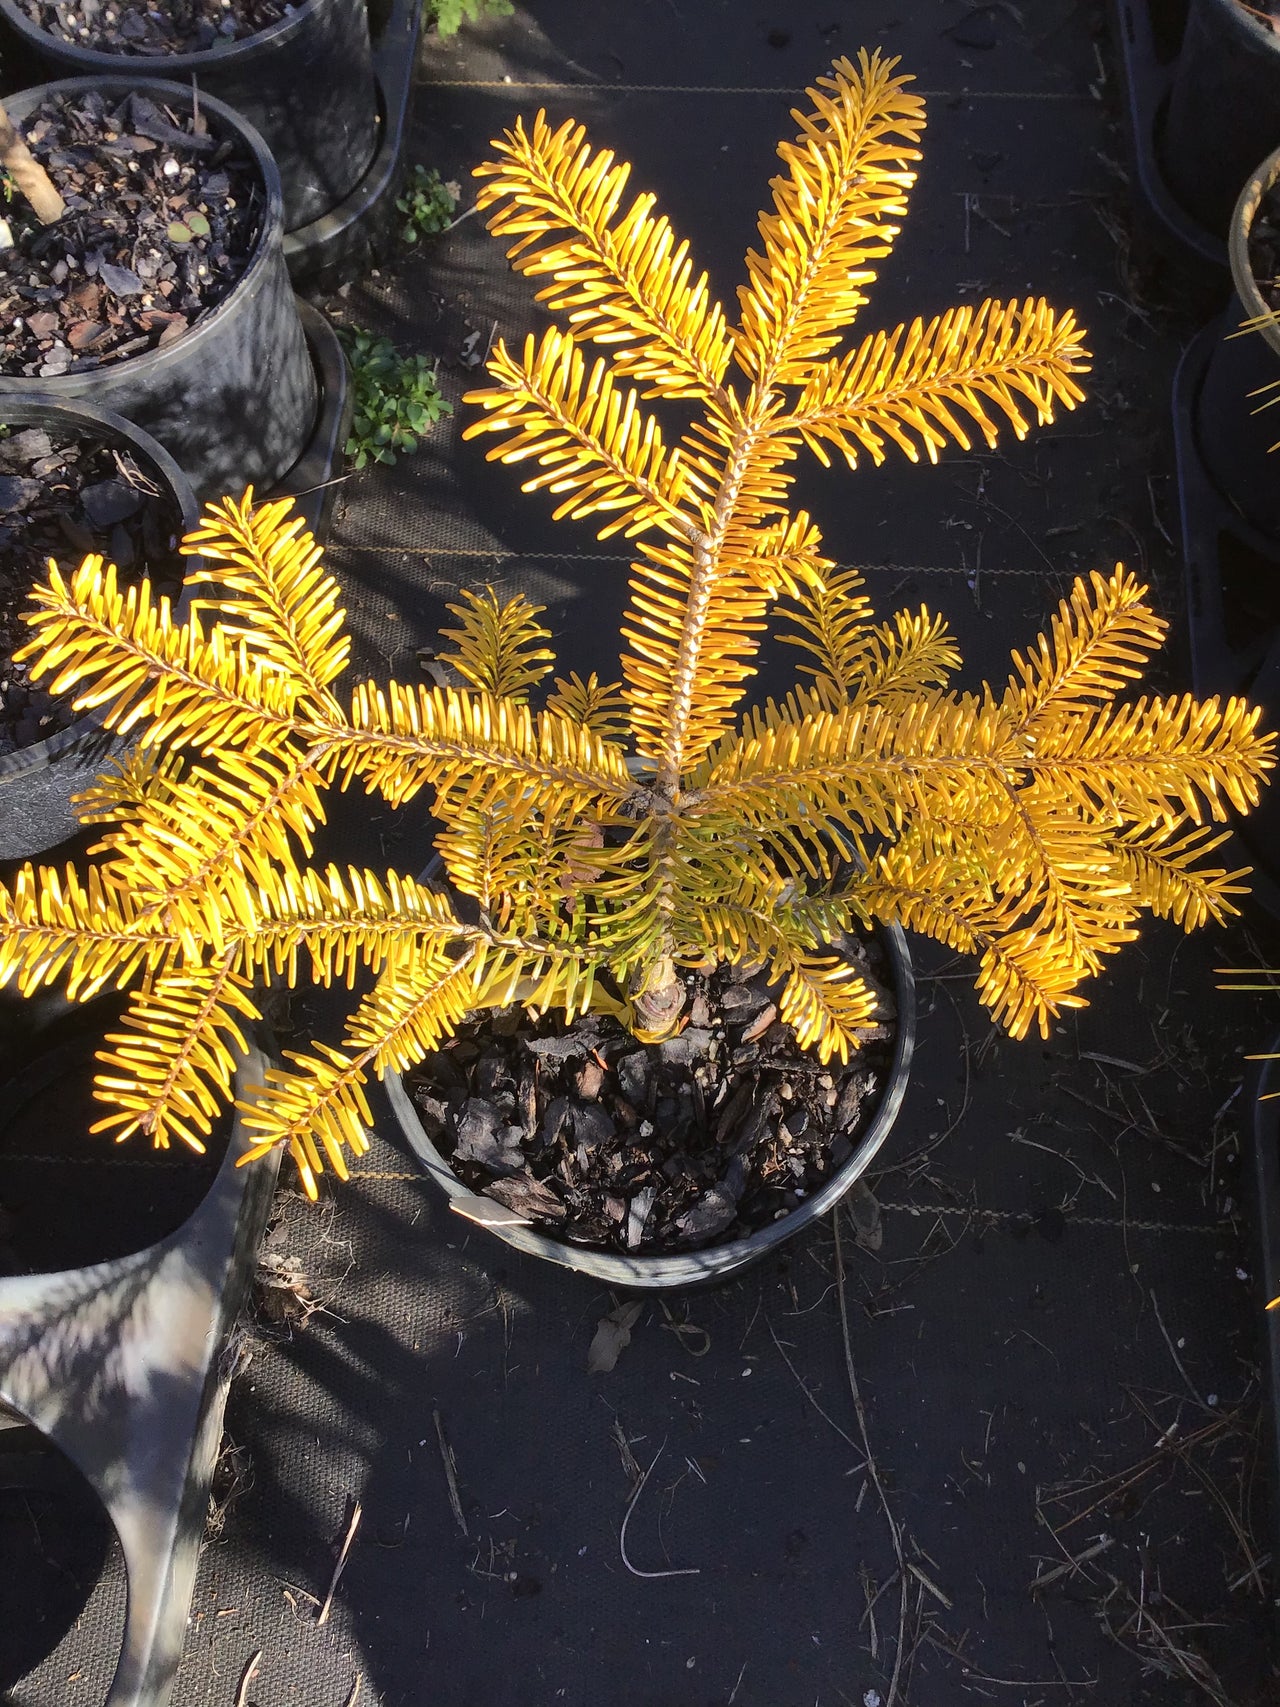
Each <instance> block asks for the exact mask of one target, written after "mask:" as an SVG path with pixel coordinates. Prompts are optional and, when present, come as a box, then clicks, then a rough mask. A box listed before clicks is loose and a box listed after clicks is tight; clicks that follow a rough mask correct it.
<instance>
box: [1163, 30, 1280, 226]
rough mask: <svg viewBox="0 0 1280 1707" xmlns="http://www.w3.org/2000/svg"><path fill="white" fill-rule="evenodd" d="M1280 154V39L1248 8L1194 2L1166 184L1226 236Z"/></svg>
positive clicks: (1170, 115) (1171, 118)
mask: <svg viewBox="0 0 1280 1707" xmlns="http://www.w3.org/2000/svg"><path fill="white" fill-rule="evenodd" d="M1278 146H1280V36H1278V35H1277V34H1276V33H1275V32H1274V31H1273V30H1272V29H1271V27H1270V25H1269V24H1268V23H1267V22H1266V21H1265V20H1264V19H1262V18H1260V17H1257V16H1255V15H1254V14H1253V12H1252V11H1251V10H1250V9H1249V7H1248V6H1247V5H1244V4H1242V3H1241V0H1192V4H1191V9H1190V12H1189V13H1188V16H1187V25H1186V30H1185V32H1184V34H1183V38H1182V50H1181V52H1180V53H1179V55H1178V63H1177V69H1176V70H1175V72H1174V78H1173V86H1172V88H1171V90H1170V93H1169V105H1168V110H1167V113H1166V117H1165V127H1164V137H1163V142H1162V147H1161V153H1162V156H1163V166H1164V172H1165V176H1166V178H1167V180H1168V184H1169V188H1170V189H1171V190H1172V191H1173V193H1174V195H1175V196H1176V197H1177V199H1178V201H1179V202H1180V203H1181V204H1182V206H1183V207H1184V208H1185V209H1186V210H1187V212H1188V213H1190V214H1191V215H1192V216H1193V217H1194V218H1195V219H1196V220H1198V221H1199V223H1200V224H1201V225H1203V226H1204V227H1206V229H1208V230H1209V231H1212V232H1214V233H1216V234H1217V235H1218V236H1219V237H1222V236H1223V235H1225V233H1226V230H1227V225H1228V222H1229V221H1230V219H1231V211H1232V208H1233V207H1234V206H1235V202H1236V197H1237V196H1238V195H1239V193H1240V186H1241V184H1242V183H1243V182H1244V180H1245V178H1246V177H1247V175H1248V174H1249V173H1250V172H1251V171H1252V170H1253V168H1254V166H1255V165H1256V164H1257V162H1258V161H1259V160H1261V159H1262V157H1263V155H1264V154H1267V153H1269V152H1270V151H1271V149H1273V148H1276V147H1278Z"/></svg>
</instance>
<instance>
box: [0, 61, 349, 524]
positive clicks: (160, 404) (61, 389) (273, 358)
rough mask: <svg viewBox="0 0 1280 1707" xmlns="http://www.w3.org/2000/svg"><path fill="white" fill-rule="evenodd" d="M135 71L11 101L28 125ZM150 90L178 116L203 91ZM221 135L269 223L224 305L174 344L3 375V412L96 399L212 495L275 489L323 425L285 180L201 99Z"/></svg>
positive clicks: (251, 132) (233, 116)
mask: <svg viewBox="0 0 1280 1707" xmlns="http://www.w3.org/2000/svg"><path fill="white" fill-rule="evenodd" d="M134 88H135V82H134V80H133V79H131V78H129V77H127V76H121V75H118V74H117V75H114V76H109V77H94V78H79V79H71V80H68V81H66V82H60V83H48V84H43V85H41V86H39V87H37V88H34V89H25V90H23V91H22V93H21V94H19V95H14V96H11V97H10V99H9V101H8V102H7V103H6V104H7V107H8V112H9V116H10V118H11V119H12V120H13V122H14V124H15V126H16V127H17V128H18V129H19V130H21V129H22V127H23V125H24V123H25V121H26V120H27V119H28V118H29V117H30V115H31V114H32V113H33V112H34V111H35V109H36V108H37V107H38V106H39V105H40V103H41V102H42V101H43V100H45V99H46V97H48V96H50V95H62V94H67V95H74V94H78V93H82V92H86V91H88V90H90V89H93V90H97V91H98V92H100V93H102V94H104V95H106V96H107V97H108V98H110V99H115V100H123V99H124V98H125V97H126V96H127V95H129V94H131V93H132V92H133V90H134ZM147 93H148V94H149V95H150V96H151V97H153V98H154V99H156V100H158V101H162V102H163V103H164V104H165V105H166V106H168V107H170V108H171V109H172V110H174V111H175V112H181V113H190V112H191V110H192V105H193V93H192V90H191V88H190V87H187V88H183V87H182V85H181V84H178V83H170V82H163V81H157V82H152V83H150V84H149V85H148V89H147ZM198 99H199V102H200V111H201V113H202V115H203V116H204V117H205V118H206V119H207V121H208V123H209V127H210V130H211V131H212V132H213V133H214V134H215V135H217V136H223V137H225V136H234V137H235V138H236V139H237V141H238V142H239V144H240V147H241V148H242V149H243V150H244V152H245V153H246V154H248V155H249V156H250V158H251V159H252V160H253V162H254V164H255V166H256V168H257V171H258V173H259V176H260V181H261V185H262V193H263V201H264V206H263V213H262V223H261V227H260V229H259V231H258V235H257V238H256V240H255V242H254V246H253V250H252V253H251V255H250V257H249V262H248V265H247V266H246V267H245V270H244V272H243V273H242V274H241V276H240V278H239V279H237V281H236V283H235V284H234V286H233V287H232V289H231V290H230V292H229V293H228V295H227V296H226V297H224V298H223V300H222V301H221V302H220V303H218V304H217V306H216V307H214V308H212V309H211V310H210V311H209V312H208V313H207V314H205V315H202V316H201V317H200V318H199V319H198V320H197V321H195V323H194V324H193V325H192V326H191V327H190V328H189V330H188V331H187V332H186V333H184V334H183V336H182V337H180V338H177V339H175V341H174V342H173V343H172V344H170V345H169V346H168V347H167V348H164V349H155V350H147V351H144V352H142V353H140V354H138V355H135V356H126V357H124V358H122V359H121V360H119V361H116V362H108V363H104V364H103V365H102V366H101V367H96V368H92V369H89V370H86V371H83V372H79V373H77V372H75V371H74V370H72V371H69V372H67V373H65V374H61V375H58V376H57V377H54V378H28V377H26V376H14V375H12V374H0V408H3V407H5V406H7V405H8V403H9V402H11V401H18V400H20V399H22V398H23V397H27V396H31V395H37V394H39V395H46V394H47V395H49V396H51V397H53V398H56V399H57V400H59V401H70V400H73V399H74V400H78V399H81V398H84V399H86V400H88V401H90V402H92V403H94V404H95V405H96V406H97V407H99V408H102V409H109V410H112V411H114V413H116V414H118V415H123V416H124V418H125V419H126V420H128V421H132V422H133V423H134V424H135V425H136V426H139V427H141V428H142V429H143V430H144V431H146V432H149V433H151V434H152V435H153V437H155V438H156V439H158V440H159V442H160V443H161V444H162V445H163V446H164V448H165V449H166V450H167V451H168V452H169V453H170V455H171V456H172V457H173V458H174V460H175V461H176V462H177V463H178V465H179V467H180V468H181V469H182V470H183V472H184V473H185V474H186V475H187V477H188V479H189V480H190V481H191V484H192V486H193V487H194V489H195V492H196V496H197V497H198V498H200V499H202V500H203V499H206V498H219V497H223V496H225V495H226V494H227V493H239V492H241V491H243V490H244V488H245V487H246V486H248V485H252V486H254V487H255V488H257V489H258V490H261V491H265V490H267V489H268V488H270V487H271V486H273V485H275V484H276V482H277V481H279V480H280V479H281V477H282V476H283V475H285V474H286V473H287V472H288V470H289V469H290V468H292V467H293V465H294V463H296V462H297V460H298V458H299V457H300V456H301V455H302V452H303V450H304V449H305V447H306V445H307V443H308V441H309V439H310V438H311V436H312V433H313V430H314V426H315V420H316V404H317V384H316V376H315V371H314V368H313V365H312V360H311V357H310V355H309V354H308V351H307V340H306V336H305V334H304V332H303V327H302V322H301V320H300V319H299V315H298V307H297V303H296V301H295V299H294V295H293V290H292V288H291V286H290V283H289V274H288V269H287V267H286V265H285V259H284V250H283V246H282V239H283V234H284V232H283V220H282V212H281V200H280V175H279V173H278V172H277V170H276V166H275V162H274V160H273V159H272V157H271V154H270V153H269V151H268V149H267V147H266V144H265V143H264V142H263V140H262V138H261V136H259V134H258V132H257V131H256V130H255V129H254V127H253V126H252V125H250V124H248V123H246V121H245V120H244V119H242V118H241V117H240V116H239V114H238V113H235V112H233V111H232V110H231V108H230V107H228V106H227V105H225V103H223V102H221V101H218V100H214V99H212V98H209V97H206V96H205V95H204V94H203V93H201V94H200V95H199V97H198Z"/></svg>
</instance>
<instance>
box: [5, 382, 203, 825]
mask: <svg viewBox="0 0 1280 1707" xmlns="http://www.w3.org/2000/svg"><path fill="white" fill-rule="evenodd" d="M50 410H52V411H54V412H55V413H60V414H64V415H65V416H67V418H68V425H72V424H73V418H74V417H77V416H79V417H83V418H84V419H85V420H86V422H89V423H92V424H94V425H96V426H98V427H100V428H102V429H103V430H104V431H110V432H112V433H116V434H119V436H120V437H122V438H124V439H125V440H127V441H130V442H132V444H133V445H134V447H135V448H136V449H137V450H138V451H140V452H141V453H142V455H143V456H145V457H146V458H147V460H148V461H149V462H150V463H151V464H152V466H153V468H154V469H155V471H156V473H157V474H158V475H160V477H161V478H162V479H163V480H164V482H165V484H166V485H167V486H168V488H169V491H170V494H171V496H172V497H173V498H174V500H175V501H176V503H177V505H178V509H179V510H180V512H181V514H182V531H183V533H184V534H187V533H190V532H191V530H192V528H194V527H195V526H196V524H197V522H198V521H199V519H200V506H199V504H198V503H197V502H196V495H195V493H194V492H193V491H192V488H191V482H190V481H189V480H188V479H187V477H186V475H185V474H184V473H183V472H182V470H181V468H179V466H178V464H177V463H176V462H175V461H174V459H173V458H172V457H171V456H170V454H169V452H168V451H167V450H166V449H165V448H164V446H163V445H162V444H160V443H159V442H158V441H157V440H156V439H153V438H152V437H151V434H150V433H147V432H144V431H143V429H142V428H141V427H135V426H134V424H133V422H132V421H126V420H125V418H124V416H123V415H117V414H116V413H115V412H114V411H113V410H111V409H99V408H98V407H97V405H96V404H92V403H81V402H80V401H79V400H78V399H77V398H74V397H67V398H62V397H54V396H51V395H49V394H48V393H47V392H45V393H40V392H36V393H32V394H30V395H29V396H26V397H10V398H3V397H0V416H3V417H4V421H5V425H6V426H8V425H14V426H21V425H24V423H23V422H21V421H14V420H13V416H14V415H24V414H26V415H30V416H31V417H32V420H31V421H30V422H29V423H25V424H28V425H33V426H34V425H35V424H36V420H37V419H38V418H39V417H40V416H42V415H44V414H46V412H48V411H50ZM191 563H192V569H190V570H188V572H187V575H186V577H185V578H184V580H183V584H182V592H181V594H180V596H179V599H178V606H177V612H176V613H175V614H177V615H178V616H179V617H180V619H185V610H186V606H187V605H188V603H189V602H190V596H191V595H190V588H191V587H192V585H193V584H194V583H195V581H197V580H198V579H199V563H200V559H199V558H193V559H191ZM86 739H97V740H99V741H100V740H101V735H100V726H99V724H98V721H97V719H96V718H95V717H94V715H93V713H92V712H90V713H87V714H86V715H85V716H83V717H78V718H77V719H76V720H75V722H74V723H71V724H68V726H67V727H66V728H65V729H59V730H58V731H57V732H56V733H55V734H53V735H47V736H46V737H45V739H44V740H43V741H37V742H35V743H34V745H32V746H30V747H23V748H21V749H20V750H19V751H17V752H15V753H3V754H0V784H3V783H6V782H8V781H10V780H12V779H13V778H14V777H17V776H23V775H26V774H27V773H29V772H31V771H37V770H43V769H44V768H45V766H46V765H48V764H49V763H50V762H51V761H52V760H53V759H55V758H58V757H60V756H61V755H62V754H64V753H67V752H70V751H72V750H73V749H74V748H76V747H78V746H79V745H80V744H81V743H82V742H84V741H85V740H86ZM3 799H4V797H3V794H0V804H3Z"/></svg>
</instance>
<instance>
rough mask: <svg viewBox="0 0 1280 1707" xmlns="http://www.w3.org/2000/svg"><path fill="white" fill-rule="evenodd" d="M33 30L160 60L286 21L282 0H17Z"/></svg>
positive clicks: (101, 50)
mask: <svg viewBox="0 0 1280 1707" xmlns="http://www.w3.org/2000/svg"><path fill="white" fill-rule="evenodd" d="M21 4H22V9H23V11H24V12H25V13H26V14H27V16H28V17H29V18H30V19H31V22H32V23H33V24H34V25H35V26H36V28H37V29H41V30H44V31H45V32H46V33H47V34H49V35H51V36H56V37H57V38H58V39H59V40H60V41H68V42H74V43H75V44H76V45H77V46H79V47H89V48H94V49H96V50H97V51H98V52H99V53H119V54H141V55H143V56H144V57H146V58H149V59H163V58H167V57H168V56H169V55H171V54H175V53H200V52H203V51H205V50H207V49H215V48H217V47H220V46H225V45H226V44H227V43H228V42H233V41H240V40H242V39H243V38H244V37H245V36H251V35H256V34H257V33H258V31H259V30H265V29H267V28H268V27H269V26H270V25H272V24H276V23H279V22H280V20H281V19H282V18H287V17H288V16H289V15H290V13H291V12H293V10H294V8H293V7H292V6H290V5H287V4H285V0H169V3H168V4H167V5H155V4H154V0H21Z"/></svg>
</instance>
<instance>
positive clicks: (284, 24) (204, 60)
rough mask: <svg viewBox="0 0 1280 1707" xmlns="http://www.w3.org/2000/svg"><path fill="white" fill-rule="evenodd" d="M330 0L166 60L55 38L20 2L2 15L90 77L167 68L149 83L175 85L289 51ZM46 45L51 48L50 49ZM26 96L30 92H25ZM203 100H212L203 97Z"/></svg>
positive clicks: (3, 1)
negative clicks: (189, 75) (188, 75)
mask: <svg viewBox="0 0 1280 1707" xmlns="http://www.w3.org/2000/svg"><path fill="white" fill-rule="evenodd" d="M326 4H328V0H301V3H300V4H299V5H298V6H297V7H296V8H295V9H294V10H293V11H292V12H291V13H289V15H288V16H287V17H284V18H280V19H277V21H276V22H275V23H274V24H268V25H267V27H266V29H264V30H255V31H254V33H253V35H251V36H241V37H240V38H239V40H237V41H234V42H228V44H227V46H226V47H221V48H212V47H203V48H192V49H190V50H189V51H188V52H186V53H174V54H166V55H165V57H164V58H163V60H159V61H157V59H156V58H155V57H154V56H152V55H150V54H143V53H108V52H107V51H106V49H105V48H100V47H81V45H80V43H79V42H73V41H66V40H65V39H64V38H63V37H62V36H59V35H55V34H54V33H53V31H52V30H46V29H45V28H44V27H43V26H42V25H40V24H34V23H32V21H31V19H30V18H29V17H28V16H27V14H26V12H25V11H24V10H23V8H22V7H21V6H20V5H19V4H18V0H0V14H3V17H4V20H5V22H6V23H7V24H9V25H10V27H11V28H12V29H14V30H15V31H16V32H17V33H18V34H19V35H20V36H21V37H22V38H23V40H24V41H25V42H26V44H27V46H28V47H30V48H32V49H34V50H35V52H37V53H39V54H42V55H46V56H47V55H48V54H49V53H50V52H53V53H55V54H62V55H65V57H66V58H68V59H71V60H74V61H75V62H76V63H77V64H79V65H82V66H84V68H85V75H88V74H90V73H93V74H103V75H109V74H110V73H112V72H119V71H120V69H121V68H122V67H125V66H144V65H155V64H157V63H159V64H162V65H163V66H164V67H165V70H164V72H162V73H160V74H159V75H157V76H156V77H151V76H148V75H147V74H146V73H145V72H144V73H143V75H144V78H145V80H146V82H148V83H157V82H172V81H174V79H173V78H172V77H171V76H169V75H167V74H168V73H170V72H195V73H197V74H198V73H199V72H201V71H205V70H208V69H209V68H210V67H211V66H217V67H218V68H220V69H221V68H224V67H226V68H231V69H238V68H239V67H240V66H241V65H243V64H244V62H245V61H246V60H250V59H252V58H254V56H255V55H256V54H257V53H261V52H263V51H270V50H271V49H272V48H274V47H277V46H287V45H288V43H289V41H290V39H291V38H292V37H293V36H295V35H297V34H298V32H299V31H300V30H301V29H302V28H303V27H304V25H305V24H306V22H307V20H308V19H309V18H310V17H311V16H312V14H313V13H315V12H316V11H318V10H319V9H320V7H321V6H323V5H326ZM46 44H51V46H47V45H46ZM23 93H25V90H24V91H23ZM200 99H201V101H204V100H205V99H206V97H205V96H204V95H203V94H202V95H201V97H200Z"/></svg>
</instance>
